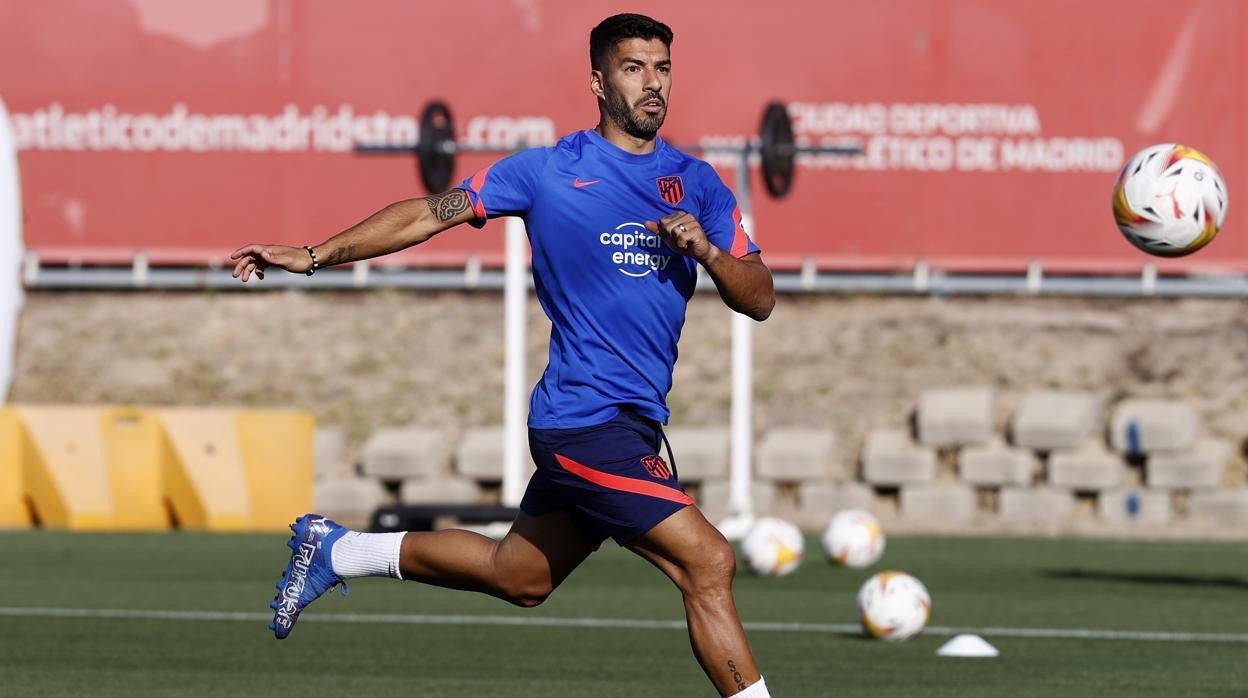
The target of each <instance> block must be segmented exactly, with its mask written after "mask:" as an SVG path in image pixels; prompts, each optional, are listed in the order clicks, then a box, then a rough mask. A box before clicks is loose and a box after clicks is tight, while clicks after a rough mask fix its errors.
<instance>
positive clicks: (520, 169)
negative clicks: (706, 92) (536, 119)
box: [460, 130, 758, 429]
mask: <svg viewBox="0 0 1248 698" xmlns="http://www.w3.org/2000/svg"><path fill="white" fill-rule="evenodd" d="M460 188H461V189H464V190H465V191H467V192H468V196H469V198H470V200H471V202H472V206H473V210H474V211H475V212H476V215H477V219H476V220H475V221H474V222H473V225H475V226H476V227H481V226H482V225H484V224H485V220H486V219H487V218H494V217H496V216H519V217H521V218H523V219H524V223H525V228H526V229H527V230H528V237H529V244H530V246H531V247H532V250H533V279H534V283H535V285H536V288H537V298H538V300H539V301H540V302H541V304H542V309H543V310H545V311H546V315H547V316H548V317H549V318H550V321H551V324H552V327H551V332H550V362H549V364H548V365H547V366H546V371H545V372H544V373H543V374H542V378H541V380H540V381H539V382H538V384H537V386H536V387H535V388H534V389H533V394H532V396H531V398H530V400H529V426H531V427H534V428H538V429H563V428H576V427H586V426H592V425H595V424H601V423H603V422H606V421H608V420H610V419H611V418H613V417H614V416H615V415H616V414H618V413H619V410H620V407H622V406H626V405H627V406H632V407H633V408H634V409H636V410H637V411H638V412H640V413H641V414H643V415H645V416H647V417H650V418H651V419H654V420H657V421H659V422H661V423H664V424H666V423H667V418H668V415H669V412H668V409H667V393H668V391H669V390H671V387H672V368H673V366H674V365H675V364H676V355H677V351H676V344H677V341H678V340H679V339H680V331H681V328H682V327H683V326H684V323H685V307H686V305H687V304H688V301H689V298H690V296H692V295H693V289H694V284H695V283H696V281H697V266H698V264H697V262H696V261H694V260H693V259H692V258H690V257H686V256H684V255H681V254H679V253H676V252H673V251H672V250H671V249H669V248H668V247H667V245H666V244H664V243H663V240H662V239H661V238H660V237H659V236H657V235H652V234H651V233H650V231H648V230H646V228H645V226H644V225H643V224H644V223H645V222H646V221H648V220H650V221H658V220H659V219H660V218H662V217H663V216H666V215H669V214H671V213H674V212H676V211H687V212H688V213H690V214H691V215H692V216H693V217H694V218H696V219H697V220H698V222H699V223H701V224H702V228H703V229H704V230H705V231H706V234H707V237H708V238H710V241H711V243H712V244H714V245H715V246H717V247H719V248H720V249H722V250H724V251H726V252H729V253H730V254H732V255H733V256H734V257H742V256H745V255H747V254H750V253H753V252H757V251H758V247H757V246H756V245H755V244H754V243H753V241H752V240H750V238H749V236H747V235H746V233H745V229H744V228H742V227H741V211H740V209H738V208H737V202H736V198H735V197H734V196H733V194H732V191H731V190H729V189H728V187H727V186H725V185H724V183H723V181H722V180H720V178H719V175H718V173H716V172H715V170H714V169H713V168H712V167H711V166H710V165H708V164H706V163H705V162H703V161H701V160H698V159H696V158H694V157H692V156H690V155H688V154H686V153H683V152H681V151H679V150H677V149H675V148H673V147H671V146H669V145H667V144H666V143H665V142H663V140H662V139H658V138H656V140H655V149H654V152H651V153H647V154H644V155H636V154H633V153H629V152H626V151H624V150H622V149H620V148H619V147H617V146H615V145H613V144H611V143H610V142H609V141H607V140H606V139H605V138H603V137H602V136H601V135H600V134H599V133H598V132H597V131H592V130H590V131H579V132H577V133H573V134H571V135H569V136H567V137H565V138H563V139H562V140H560V141H559V142H558V143H556V144H555V145H554V146H552V147H550V148H534V149H530V150H525V151H522V152H519V153H516V154H515V155H511V156H509V157H507V158H504V159H502V160H500V161H498V162H496V163H494V164H493V165H491V166H489V167H487V168H485V169H483V170H481V171H480V172H477V173H476V174H475V175H473V176H472V177H470V178H468V179H466V180H464V183H463V184H462V185H461V186H460Z"/></svg>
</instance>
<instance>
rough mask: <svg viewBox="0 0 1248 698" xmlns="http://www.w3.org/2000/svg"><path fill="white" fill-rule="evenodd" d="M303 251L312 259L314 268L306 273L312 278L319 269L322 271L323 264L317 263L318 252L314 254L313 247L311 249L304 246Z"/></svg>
mask: <svg viewBox="0 0 1248 698" xmlns="http://www.w3.org/2000/svg"><path fill="white" fill-rule="evenodd" d="M303 249H305V250H307V251H308V255H310V256H311V257H312V268H311V269H309V270H307V271H306V272H304V273H305V274H307V275H308V276H312V275H313V274H315V273H316V270H317V269H320V268H321V264H320V262H317V261H316V252H313V251H312V248H311V247H309V246H308V245H304V246H303Z"/></svg>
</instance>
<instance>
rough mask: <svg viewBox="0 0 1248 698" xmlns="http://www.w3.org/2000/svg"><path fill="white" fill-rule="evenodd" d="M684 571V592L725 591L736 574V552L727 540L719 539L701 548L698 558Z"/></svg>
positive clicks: (730, 585)
mask: <svg viewBox="0 0 1248 698" xmlns="http://www.w3.org/2000/svg"><path fill="white" fill-rule="evenodd" d="M685 572H686V574H685V577H686V580H685V583H684V584H682V587H684V589H683V590H684V591H685V592H686V593H694V594H701V593H707V592H718V591H727V590H728V589H730V588H731V587H732V579H733V577H734V576H736V574H737V554H736V552H735V551H734V550H733V549H732V546H731V545H729V544H728V542H727V541H725V540H723V539H719V540H718V541H715V542H714V543H709V544H708V545H706V546H704V547H703V548H701V549H700V553H699V555H698V559H697V560H695V561H694V562H693V564H691V565H689V566H688V567H687V568H686V570H685Z"/></svg>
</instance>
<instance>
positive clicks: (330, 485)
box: [312, 477, 386, 518]
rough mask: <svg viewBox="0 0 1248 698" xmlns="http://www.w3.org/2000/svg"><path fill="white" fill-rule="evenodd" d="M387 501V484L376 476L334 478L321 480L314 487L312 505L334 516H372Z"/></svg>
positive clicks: (317, 509) (321, 512)
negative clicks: (385, 485)
mask: <svg viewBox="0 0 1248 698" xmlns="http://www.w3.org/2000/svg"><path fill="white" fill-rule="evenodd" d="M385 501H386V488H384V487H382V485H381V482H379V481H377V480H374V479H372V478H362V477H354V478H334V479H328V480H320V481H318V482H317V483H316V484H315V485H314V486H313V488H312V506H313V508H315V509H316V511H317V513H319V514H322V515H324V516H328V517H330V518H333V517H334V516H345V517H349V518H358V517H362V516H369V515H371V514H372V513H373V511H374V510H375V509H376V508H377V507H379V506H381V505H382V504H383V503H384V502H385Z"/></svg>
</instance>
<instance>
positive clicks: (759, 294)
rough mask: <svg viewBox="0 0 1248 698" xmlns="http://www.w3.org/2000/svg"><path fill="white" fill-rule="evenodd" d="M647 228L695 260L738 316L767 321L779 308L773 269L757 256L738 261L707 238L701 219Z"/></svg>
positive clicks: (667, 219)
mask: <svg viewBox="0 0 1248 698" xmlns="http://www.w3.org/2000/svg"><path fill="white" fill-rule="evenodd" d="M646 228H647V229H648V230H649V231H650V232H652V233H655V234H656V235H658V236H659V237H661V238H663V241H664V242H665V243H667V246H668V247H670V248H671V249H672V250H673V251H675V252H678V253H680V254H683V255H686V256H688V257H693V258H694V259H696V260H697V261H698V263H700V264H701V265H702V266H703V267H706V271H707V273H709V274H710V275H711V280H712V281H714V282H715V288H716V289H717V290H718V291H719V297H720V298H722V299H723V300H724V304H725V305H727V306H728V307H729V308H732V309H733V310H735V311H736V312H738V313H741V314H743V315H748V316H749V317H751V318H754V319H755V320H759V321H762V320H766V319H767V317H768V316H769V315H771V310H772V308H775V307H776V290H775V285H774V284H773V282H772V278H771V269H769V268H768V267H767V265H766V264H764V263H763V259H762V256H761V255H759V254H758V253H757V252H755V253H753V254H747V255H745V256H744V257H741V258H739V259H738V258H736V257H733V256H732V255H731V254H729V253H727V252H725V251H723V250H721V249H719V248H718V247H716V246H715V245H714V244H713V243H711V241H710V239H709V238H707V237H706V231H704V230H703V229H702V225H701V224H700V223H698V221H697V219H696V218H694V217H693V216H692V215H690V214H689V213H686V212H684V211H677V212H676V213H673V214H672V215H670V216H664V217H663V219H662V220H660V221H646Z"/></svg>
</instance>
